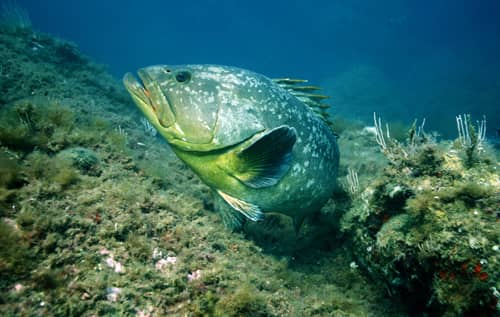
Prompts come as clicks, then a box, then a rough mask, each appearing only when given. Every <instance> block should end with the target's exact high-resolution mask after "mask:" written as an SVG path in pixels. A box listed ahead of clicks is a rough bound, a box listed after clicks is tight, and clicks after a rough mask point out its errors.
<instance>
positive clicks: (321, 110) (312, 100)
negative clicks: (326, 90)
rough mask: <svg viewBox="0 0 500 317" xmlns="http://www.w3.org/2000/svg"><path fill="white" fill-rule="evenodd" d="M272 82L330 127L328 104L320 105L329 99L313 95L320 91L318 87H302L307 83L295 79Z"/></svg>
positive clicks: (280, 79)
mask: <svg viewBox="0 0 500 317" xmlns="http://www.w3.org/2000/svg"><path fill="white" fill-rule="evenodd" d="M273 82H275V83H276V84H278V85H280V86H281V87H282V88H284V89H285V90H287V91H288V92H289V93H291V94H292V95H294V96H295V97H297V99H299V100H300V101H302V102H303V103H305V104H306V105H307V106H308V107H309V108H310V109H311V110H312V111H313V112H314V113H315V114H316V115H317V116H318V117H319V118H320V119H321V120H323V121H324V122H325V123H326V124H328V125H329V126H330V127H332V122H331V121H330V119H329V117H330V115H329V114H328V112H327V110H328V108H330V106H329V105H328V104H324V103H322V101H323V100H324V99H327V98H329V97H328V96H325V95H319V94H315V93H314V92H316V91H318V90H320V89H321V88H320V87H318V86H311V85H302V84H305V83H307V80H306V79H295V78H276V79H273Z"/></svg>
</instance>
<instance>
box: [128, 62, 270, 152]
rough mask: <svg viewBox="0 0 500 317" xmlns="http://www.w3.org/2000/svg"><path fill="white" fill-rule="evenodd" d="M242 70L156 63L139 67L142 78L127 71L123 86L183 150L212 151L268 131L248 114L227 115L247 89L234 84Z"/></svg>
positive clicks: (152, 122)
mask: <svg viewBox="0 0 500 317" xmlns="http://www.w3.org/2000/svg"><path fill="white" fill-rule="evenodd" d="M237 71H242V70H238V69H235V68H231V67H225V66H211V65H178V66H170V65H155V66H149V67H145V68H141V69H139V70H138V72H137V73H138V76H139V80H138V79H136V78H135V77H134V75H132V74H131V73H127V74H126V75H125V76H124V78H123V82H124V84H125V87H126V88H127V90H128V91H129V93H130V94H131V96H132V98H133V99H134V101H135V103H136V104H137V106H138V107H139V109H140V110H141V111H142V112H143V113H144V115H145V116H146V118H147V119H148V120H149V121H150V122H151V124H152V125H153V126H154V127H155V128H156V129H157V130H158V131H159V133H160V134H161V135H162V136H163V137H164V138H165V139H166V140H167V141H168V142H169V143H170V144H173V145H174V146H177V147H179V148H181V149H183V150H190V151H208V150H214V149H219V148H223V147H226V146H230V145H232V144H235V143H238V142H241V141H242V140H244V139H248V138H249V137H251V136H252V135H254V134H256V133H257V132H259V131H262V130H263V128H262V126H261V125H260V123H259V122H258V120H257V119H256V118H254V117H252V118H249V117H248V113H243V112H241V111H240V112H238V115H237V116H234V115H229V116H228V115H227V113H228V109H227V106H228V103H235V102H238V101H240V100H243V99H244V98H243V99H242V95H241V92H242V91H246V90H244V89H243V88H244V87H239V86H238V85H236V84H237V83H235V80H234V78H235V75H234V73H235V72H237ZM245 100H247V99H245ZM249 108H251V105H248V103H247V104H246V109H249ZM221 113H223V114H221ZM229 113H231V114H233V113H236V112H235V111H232V112H229ZM249 120H250V121H251V122H250V123H248V121H249ZM245 121H246V122H245ZM228 126H230V128H229V129H228V128H227V127H228Z"/></svg>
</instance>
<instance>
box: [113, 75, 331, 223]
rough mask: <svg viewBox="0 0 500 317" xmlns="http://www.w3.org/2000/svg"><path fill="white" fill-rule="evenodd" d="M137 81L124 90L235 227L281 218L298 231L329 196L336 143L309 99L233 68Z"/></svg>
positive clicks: (130, 79)
mask: <svg viewBox="0 0 500 317" xmlns="http://www.w3.org/2000/svg"><path fill="white" fill-rule="evenodd" d="M138 75H139V77H140V80H141V81H138V80H137V79H136V78H135V77H134V76H133V75H132V74H131V73H127V74H126V75H125V77H124V79H123V81H124V84H125V87H126V88H127V90H128V91H129V93H130V94H131V96H132V98H133V99H134V101H135V102H136V104H137V106H138V107H139V109H140V110H141V111H142V112H143V113H144V115H145V116H146V118H147V119H148V120H149V121H150V123H151V124H152V125H153V126H154V127H155V128H156V129H157V130H158V131H159V133H160V134H161V135H162V136H163V137H164V138H165V139H166V140H167V142H168V143H169V144H170V145H171V146H172V149H173V151H174V152H175V153H176V154H177V156H178V157H179V158H180V159H181V160H182V161H184V162H185V163H186V164H187V165H188V166H189V167H190V168H191V169H192V170H193V171H194V172H195V173H196V174H198V176H199V177H200V178H201V180H202V181H203V182H205V183H206V184H207V185H208V186H209V187H211V188H212V189H213V190H214V192H215V193H216V195H215V197H216V202H217V209H219V211H220V212H221V214H222V216H223V220H224V222H225V223H226V224H227V225H229V226H230V227H233V228H234V227H238V226H240V225H241V224H242V222H243V221H244V219H249V220H252V221H258V220H262V219H263V218H264V214H265V213H268V212H277V213H282V214H285V215H288V216H290V217H292V218H293V219H294V222H295V224H296V227H297V228H298V227H299V226H300V224H301V223H302V221H303V219H304V218H305V217H307V216H308V215H310V214H311V213H314V212H316V211H318V210H319V209H320V208H321V207H322V206H323V205H324V204H325V203H326V201H327V200H328V199H329V197H330V196H331V194H332V192H333V190H334V188H335V186H336V177H337V170H338V164H339V151H338V147H337V141H336V137H335V135H334V134H333V132H332V130H331V128H330V127H329V126H328V125H327V124H325V122H324V121H323V120H321V118H319V117H318V115H317V114H315V113H314V112H313V111H312V110H311V109H310V107H309V106H308V105H307V104H306V102H304V100H305V101H307V100H308V99H307V98H309V97H308V96H309V95H308V94H307V93H305V94H297V93H295V94H294V93H292V92H291V90H290V89H286V88H284V87H283V85H280V84H279V83H278V82H277V81H273V80H271V79H269V78H267V77H265V76H263V75H260V74H257V73H254V72H251V71H248V70H244V69H240V68H235V67H228V66H218V65H179V66H169V65H156V66H150V67H146V68H142V69H140V70H139V71H138ZM284 81H285V82H286V81H287V80H284ZM311 87H312V86H311ZM303 88H304V91H306V90H307V89H308V87H303ZM310 96H312V97H311V98H315V96H316V97H318V95H310ZM320 97H321V96H320ZM304 98H305V99H304Z"/></svg>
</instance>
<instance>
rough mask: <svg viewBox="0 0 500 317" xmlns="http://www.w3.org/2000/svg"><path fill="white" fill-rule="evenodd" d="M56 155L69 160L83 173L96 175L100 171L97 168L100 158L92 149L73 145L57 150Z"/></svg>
mask: <svg viewBox="0 0 500 317" xmlns="http://www.w3.org/2000/svg"><path fill="white" fill-rule="evenodd" d="M57 157H58V158H59V159H61V160H63V161H68V162H70V163H71V164H72V165H73V166H74V167H76V168H77V169H78V170H79V171H80V172H81V173H83V174H87V175H92V176H98V175H99V174H100V173H101V171H100V169H99V163H100V160H99V158H98V157H97V154H96V153H94V152H93V151H92V150H89V149H86V148H82V147H74V148H69V149H65V150H63V151H61V152H59V153H58V154H57Z"/></svg>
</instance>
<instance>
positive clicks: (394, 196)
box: [341, 135, 500, 316]
mask: <svg viewBox="0 0 500 317" xmlns="http://www.w3.org/2000/svg"><path fill="white" fill-rule="evenodd" d="M410 139H411V138H410ZM386 141H387V144H389V145H387V146H386V147H382V149H381V150H382V151H383V152H384V154H386V156H387V158H388V159H389V162H388V164H387V165H386V167H385V169H384V172H383V174H382V175H381V176H379V177H377V178H376V179H374V180H373V181H372V182H370V183H368V185H367V186H366V187H365V188H364V189H363V190H362V192H361V193H359V194H358V195H353V198H354V201H353V208H351V209H350V210H348V211H347V212H346V213H345V214H344V215H343V218H342V221H341V227H342V228H343V231H344V232H345V233H346V234H347V235H348V236H349V237H350V240H351V244H352V246H353V251H354V253H355V255H356V258H357V261H358V262H359V263H360V264H362V269H363V270H364V271H365V272H367V273H368V274H369V275H370V276H371V277H372V278H373V279H374V281H376V282H377V283H379V284H380V285H381V286H382V287H383V288H384V289H385V290H386V291H387V292H388V293H389V294H390V295H392V296H393V297H396V298H399V299H400V300H401V301H403V302H404V303H405V304H406V305H407V307H408V311H409V312H411V313H419V314H422V313H424V314H431V315H444V316H463V315H467V316H469V315H470V316H476V315H477V316H479V315H480V316H494V315H495V314H496V313H497V312H498V307H497V306H496V305H497V302H498V292H496V291H495V290H497V289H498V287H499V285H498V281H499V280H500V273H499V272H500V261H499V259H500V255H499V251H498V244H499V239H500V231H499V230H498V206H499V205H500V164H499V163H498V162H495V161H493V160H492V159H491V155H489V154H488V153H475V157H476V160H475V162H474V164H472V165H471V164H470V162H469V163H467V162H465V160H467V157H466V156H463V155H462V154H461V153H460V152H459V151H457V149H456V147H455V146H454V145H453V144H445V143H441V144H438V143H436V142H435V141H433V140H432V138H429V137H428V136H426V135H420V136H418V139H417V140H415V139H414V141H416V142H410V141H409V142H408V143H407V144H402V143H399V142H397V141H395V140H386Z"/></svg>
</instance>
